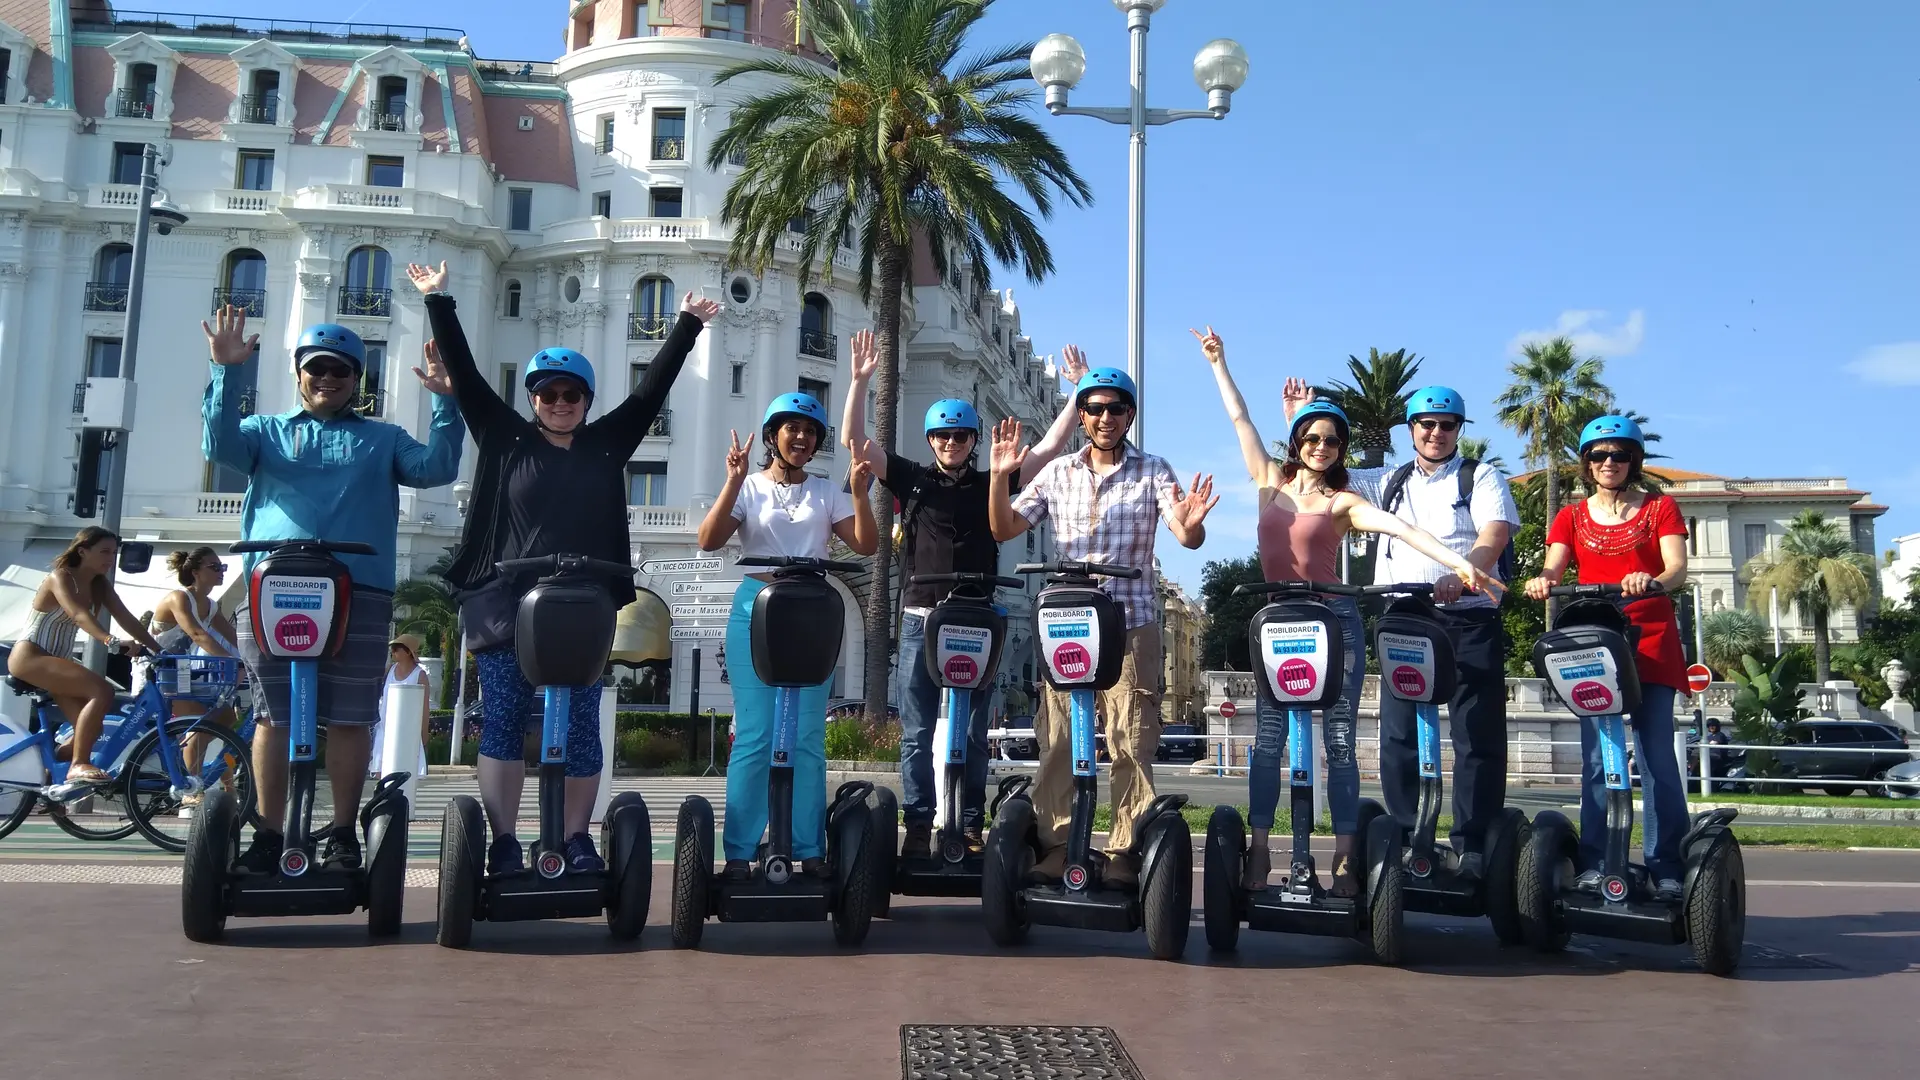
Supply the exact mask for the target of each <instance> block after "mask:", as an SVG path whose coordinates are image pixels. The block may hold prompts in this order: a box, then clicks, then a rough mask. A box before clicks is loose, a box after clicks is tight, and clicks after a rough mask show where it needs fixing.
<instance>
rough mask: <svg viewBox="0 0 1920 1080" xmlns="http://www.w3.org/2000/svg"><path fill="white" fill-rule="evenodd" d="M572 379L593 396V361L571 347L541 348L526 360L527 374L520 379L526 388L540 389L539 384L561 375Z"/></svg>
mask: <svg viewBox="0 0 1920 1080" xmlns="http://www.w3.org/2000/svg"><path fill="white" fill-rule="evenodd" d="M563 376H564V377H566V378H569V379H573V380H574V381H576V382H578V383H579V384H580V385H581V386H582V387H583V388H585V389H586V391H587V396H588V397H592V396H593V361H591V360H588V359H587V358H586V357H585V356H583V355H581V354H580V353H577V352H575V351H573V350H572V349H562V348H558V347H555V348H551V349H541V350H540V351H539V352H537V353H534V354H533V359H531V360H529V361H527V374H526V376H525V377H524V378H522V379H521V383H522V385H524V386H525V387H526V388H527V389H528V390H530V391H531V390H538V389H540V384H541V383H544V382H547V381H549V380H551V379H558V378H561V377H563Z"/></svg>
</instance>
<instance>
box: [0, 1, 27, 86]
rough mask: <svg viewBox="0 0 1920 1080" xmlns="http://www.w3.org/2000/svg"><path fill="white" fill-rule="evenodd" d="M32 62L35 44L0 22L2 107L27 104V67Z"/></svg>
mask: <svg viewBox="0 0 1920 1080" xmlns="http://www.w3.org/2000/svg"><path fill="white" fill-rule="evenodd" d="M32 60H33V42H32V41H31V40H29V39H28V38H27V35H25V34H23V33H21V32H20V31H18V30H15V29H14V28H13V27H11V26H8V25H7V24H6V23H4V22H0V105H25V104H26V103H27V65H28V64H29V63H30V62H32Z"/></svg>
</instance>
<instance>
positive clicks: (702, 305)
mask: <svg viewBox="0 0 1920 1080" xmlns="http://www.w3.org/2000/svg"><path fill="white" fill-rule="evenodd" d="M718 314H720V305H719V304H716V303H714V302H713V301H711V300H706V299H695V298H694V295H693V293H691V292H689V293H687V295H686V296H684V297H682V298H681V300H680V318H678V319H677V320H675V321H674V324H673V333H671V334H668V335H667V340H666V343H665V344H663V345H661V346H660V351H659V352H657V353H654V354H653V359H652V361H650V362H649V363H648V364H647V373H646V374H645V375H642V376H641V377H640V385H639V386H636V387H634V388H633V393H631V394H628V395H627V399H626V400H625V401H622V402H621V403H620V404H619V405H617V406H615V407H614V409H613V411H612V412H610V413H608V414H607V415H606V416H604V417H602V418H601V419H600V421H599V423H598V424H597V425H596V426H599V427H603V428H604V429H606V430H607V431H608V432H609V434H611V435H612V437H613V453H614V456H615V457H618V458H622V459H624V458H627V457H629V456H631V455H632V454H633V448H634V447H636V446H639V445H640V440H642V439H644V438H646V437H647V431H648V429H649V428H651V427H653V422H654V421H655V420H657V419H659V417H660V410H661V409H664V408H666V405H667V392H668V391H669V390H672V389H673V382H674V380H675V379H678V378H679V377H680V369H681V368H683V367H685V366H686V363H687V355H688V354H689V353H691V352H693V343H694V342H695V341H696V340H698V339H699V337H700V331H702V330H704V329H706V325H707V323H709V322H711V321H712V320H713V317H714V316H715V315H718Z"/></svg>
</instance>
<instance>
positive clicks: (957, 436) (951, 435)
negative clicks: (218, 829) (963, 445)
mask: <svg viewBox="0 0 1920 1080" xmlns="http://www.w3.org/2000/svg"><path fill="white" fill-rule="evenodd" d="M927 438H929V439H938V440H940V441H941V442H972V441H973V432H971V431H968V430H966V429H964V428H962V429H960V430H959V431H936V432H934V433H932V434H931V435H928V436H927Z"/></svg>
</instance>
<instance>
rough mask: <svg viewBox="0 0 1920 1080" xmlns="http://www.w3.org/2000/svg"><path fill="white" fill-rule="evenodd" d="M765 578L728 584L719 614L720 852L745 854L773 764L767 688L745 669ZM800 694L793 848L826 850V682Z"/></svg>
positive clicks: (755, 835) (757, 827)
mask: <svg viewBox="0 0 1920 1080" xmlns="http://www.w3.org/2000/svg"><path fill="white" fill-rule="evenodd" d="M766 587H767V583H766V582H764V581H760V580H758V579H755V578H747V579H746V580H744V581H742V582H741V583H740V588H738V589H736V590H734V594H733V611H732V613H731V614H729V615H728V616H727V681H728V683H729V684H731V685H732V687H733V725H734V726H733V752H732V753H731V754H730V755H728V757H727V821H726V828H725V830H724V831H723V833H722V837H721V838H722V846H723V847H724V848H725V849H726V853H727V854H726V857H727V858H728V859H749V860H750V859H752V858H753V855H754V851H755V849H757V848H758V847H759V846H760V837H761V836H762V835H763V834H765V833H766V831H767V770H768V769H769V768H770V767H771V766H772V764H773V699H774V688H773V687H771V686H768V685H767V684H766V683H763V682H761V681H760V678H759V676H757V675H755V674H754V673H753V629H752V628H753V598H754V597H755V596H757V595H759V593H760V590H761V589H764V588H766ZM798 693H799V695H800V725H799V730H798V732H797V733H796V734H795V736H794V742H793V855H794V857H795V858H797V859H817V858H820V857H822V856H823V855H824V854H825V853H826V850H825V849H826V841H825V837H826V817H827V687H826V686H825V685H821V686H810V687H807V688H806V689H804V690H800V691H798Z"/></svg>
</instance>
